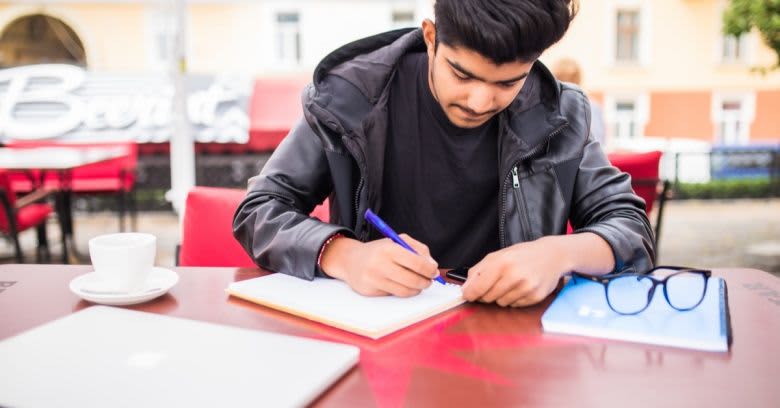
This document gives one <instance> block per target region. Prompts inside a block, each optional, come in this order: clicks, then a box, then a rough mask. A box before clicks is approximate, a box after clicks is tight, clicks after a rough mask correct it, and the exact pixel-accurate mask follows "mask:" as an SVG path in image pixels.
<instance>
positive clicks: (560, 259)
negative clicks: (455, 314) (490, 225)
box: [463, 233, 614, 307]
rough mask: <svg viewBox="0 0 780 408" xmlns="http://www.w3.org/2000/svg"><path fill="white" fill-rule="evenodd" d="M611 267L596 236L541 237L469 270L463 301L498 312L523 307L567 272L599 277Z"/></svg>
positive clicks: (492, 255)
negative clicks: (496, 307)
mask: <svg viewBox="0 0 780 408" xmlns="http://www.w3.org/2000/svg"><path fill="white" fill-rule="evenodd" d="M613 265H614V256H613V255H612V250H611V248H610V247H609V244H607V242H606V241H604V240H603V239H602V238H601V237H599V236H598V235H595V234H592V233H584V234H573V235H566V236H548V237H543V238H540V239H538V240H536V241H532V242H524V243H520V244H515V245H512V246H510V247H507V248H504V249H501V250H499V251H496V252H493V253H490V254H488V255H487V256H485V258H484V259H482V261H480V262H479V263H478V264H476V265H474V266H473V267H472V268H471V269H470V270H469V277H468V279H467V280H466V283H464V284H463V297H464V298H465V299H466V300H468V301H480V302H485V303H493V302H495V303H497V304H498V305H500V306H512V307H520V306H529V305H533V304H536V303H539V302H541V301H542V300H544V298H546V297H547V295H549V294H550V293H552V291H553V290H555V287H556V286H557V285H558V281H559V280H560V278H561V277H562V276H563V274H565V273H567V272H570V271H573V270H577V271H581V272H584V273H592V274H603V273H607V272H609V271H611V270H612V268H613Z"/></svg>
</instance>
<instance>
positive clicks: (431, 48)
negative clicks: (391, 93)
mask: <svg viewBox="0 0 780 408" xmlns="http://www.w3.org/2000/svg"><path fill="white" fill-rule="evenodd" d="M423 35H424V37H425V43H426V45H427V47H428V85H429V86H430V88H431V92H432V93H433V97H434V98H436V100H437V101H438V102H439V105H441V107H442V109H443V110H444V112H445V113H446V114H447V118H449V120H450V122H452V123H453V124H454V125H456V126H458V127H462V128H474V127H477V126H480V125H482V124H484V123H485V122H487V121H488V120H490V118H492V117H493V116H494V115H495V114H497V113H499V112H501V111H502V110H504V108H506V107H507V106H509V104H510V103H512V101H513V100H514V99H515V97H516V96H517V94H518V93H519V92H520V89H521V88H522V87H523V83H525V79H526V77H527V76H528V73H529V72H530V71H531V66H532V65H533V61H532V62H520V61H516V62H509V63H506V64H500V65H496V64H495V63H494V62H493V61H491V60H489V59H487V58H485V57H484V56H482V55H481V54H479V53H477V52H475V51H472V50H470V49H467V48H463V47H450V46H448V45H446V44H444V43H441V42H440V43H439V45H438V47H435V39H436V29H435V26H434V25H433V23H432V22H431V21H430V20H426V21H424V22H423Z"/></svg>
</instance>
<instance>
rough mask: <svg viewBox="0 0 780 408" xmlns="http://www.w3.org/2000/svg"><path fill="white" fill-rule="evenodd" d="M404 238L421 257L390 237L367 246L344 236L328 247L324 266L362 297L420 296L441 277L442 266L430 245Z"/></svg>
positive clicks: (369, 243) (324, 257)
mask: <svg viewBox="0 0 780 408" xmlns="http://www.w3.org/2000/svg"><path fill="white" fill-rule="evenodd" d="M401 238H402V239H403V240H404V241H406V242H407V243H408V244H409V245H410V246H411V247H412V248H414V250H415V251H417V253H418V254H419V255H415V254H413V253H411V252H409V251H408V250H406V249H404V248H403V247H401V246H400V245H398V244H396V243H395V242H393V241H391V240H390V239H387V238H385V239H380V240H377V241H371V242H366V243H363V242H360V241H357V240H354V239H351V238H346V237H342V238H336V239H335V240H334V241H333V242H331V243H330V244H329V245H328V246H327V247H326V248H325V252H323V254H322V260H321V262H320V267H322V270H323V271H324V272H325V273H327V274H328V275H330V276H332V277H334V278H336V279H341V280H343V281H344V282H346V283H347V284H348V285H349V286H350V287H351V288H352V289H353V290H354V291H355V292H357V293H360V294H361V295H365V296H383V295H395V296H400V297H409V296H414V295H417V294H418V293H420V291H422V290H423V289H425V288H427V287H428V286H430V285H431V279H433V278H434V277H436V276H438V275H439V270H438V264H437V263H436V261H434V260H433V258H431V253H430V251H429V250H428V247H427V246H425V245H424V244H422V243H420V242H418V241H416V240H415V239H413V238H412V237H410V236H408V235H406V234H401Z"/></svg>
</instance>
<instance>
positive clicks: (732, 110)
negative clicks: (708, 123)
mask: <svg viewBox="0 0 780 408" xmlns="http://www.w3.org/2000/svg"><path fill="white" fill-rule="evenodd" d="M712 105H713V106H712V108H713V110H712V114H713V121H714V122H715V143H717V144H723V145H744V144H747V143H748V142H749V141H750V125H751V123H752V122H753V119H754V117H755V94H752V93H745V94H725V95H721V94H714V95H713V98H712Z"/></svg>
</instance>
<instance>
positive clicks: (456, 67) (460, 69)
mask: <svg viewBox="0 0 780 408" xmlns="http://www.w3.org/2000/svg"><path fill="white" fill-rule="evenodd" d="M444 60H445V61H447V63H448V64H450V66H451V67H452V69H454V70H456V71H458V72H460V73H461V74H463V75H465V76H467V77H469V78H473V79H476V80H478V81H482V82H490V83H494V84H508V83H511V82H517V81H519V80H521V79H523V78H525V77H527V76H528V72H524V73H522V74H520V75H518V76H516V77H514V78H509V79H504V80H501V81H488V80H486V79H485V78H482V77H479V76H477V75H474V74H473V73H471V72H470V71H469V70H467V69H466V68H463V67H461V66H460V65H459V64H458V63H457V62H453V61H450V60H449V59H447V58H445V59H444Z"/></svg>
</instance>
